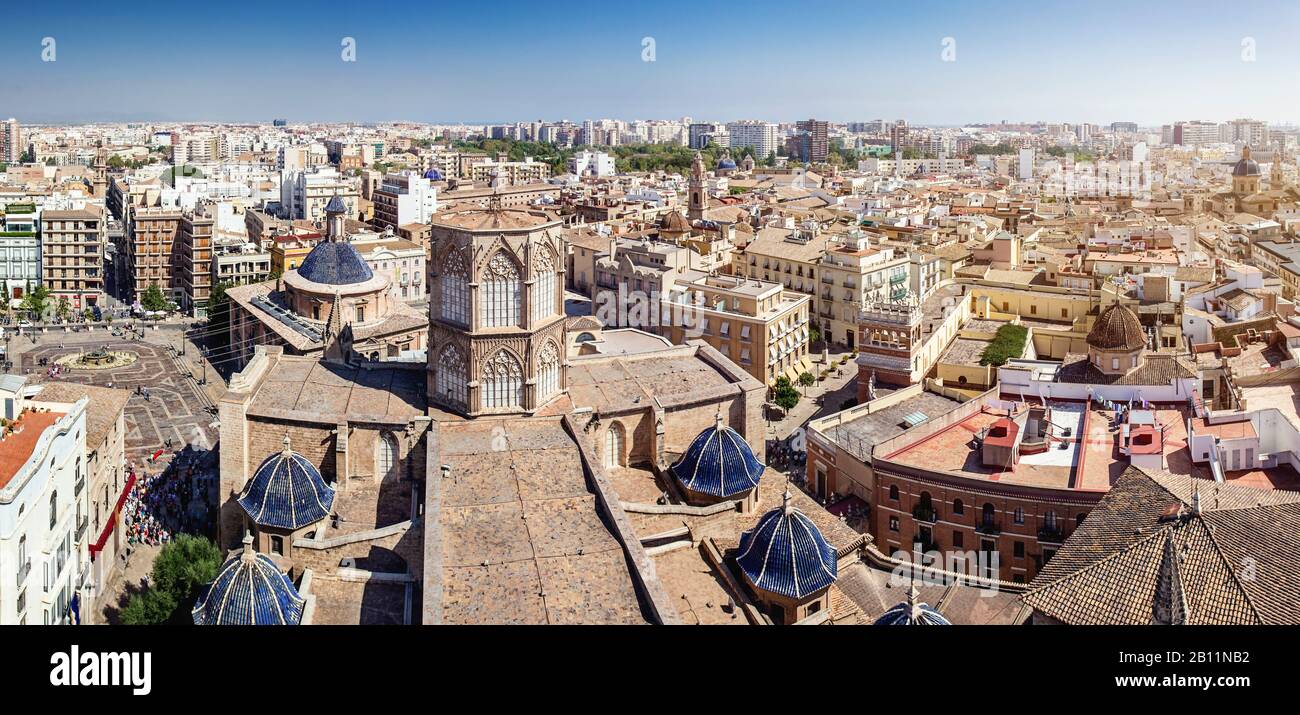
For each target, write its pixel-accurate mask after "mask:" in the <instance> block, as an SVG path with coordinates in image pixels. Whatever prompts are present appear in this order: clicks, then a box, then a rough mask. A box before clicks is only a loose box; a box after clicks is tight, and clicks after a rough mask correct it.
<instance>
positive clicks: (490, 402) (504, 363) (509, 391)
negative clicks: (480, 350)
mask: <svg viewBox="0 0 1300 715" xmlns="http://www.w3.org/2000/svg"><path fill="white" fill-rule="evenodd" d="M480 382H482V384H483V409H487V410H492V409H502V408H510V407H522V406H523V404H524V371H523V369H522V368H521V367H520V366H519V361H518V360H516V359H515V356H514V355H512V354H510V352H509V351H507V350H498V351H497V352H496V353H495V354H494V355H492V357H490V358H488V359H487V360H485V361H484V362H483V370H482V375H481V378H480Z"/></svg>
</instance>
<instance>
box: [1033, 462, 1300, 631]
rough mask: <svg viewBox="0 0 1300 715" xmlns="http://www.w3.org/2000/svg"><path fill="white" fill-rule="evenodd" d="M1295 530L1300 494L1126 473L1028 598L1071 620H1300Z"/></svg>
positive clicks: (1299, 514)
mask: <svg viewBox="0 0 1300 715" xmlns="http://www.w3.org/2000/svg"><path fill="white" fill-rule="evenodd" d="M1195 493H1199V502H1200V504H1201V508H1200V514H1199V515H1197V514H1195V513H1194V512H1193V509H1192V502H1193V501H1194V500H1195V498H1194V497H1193V496H1192V494H1195ZM1297 532H1300V493H1297V492H1285V491H1267V490H1262V489H1257V488H1254V487H1246V486H1240V485H1236V484H1214V483H1213V482H1208V481H1206V480H1194V479H1193V478H1191V477H1188V476H1185V475H1172V474H1168V473H1163V472H1158V473H1153V474H1147V473H1145V472H1143V471H1142V470H1140V469H1137V468H1134V467H1130V468H1129V469H1128V470H1126V471H1125V472H1124V474H1123V475H1121V477H1120V479H1119V481H1118V482H1117V483H1116V484H1115V486H1114V487H1112V488H1111V490H1110V492H1109V493H1107V495H1106V496H1105V497H1104V498H1103V499H1102V501H1101V503H1100V504H1099V505H1098V506H1097V508H1096V509H1094V510H1093V511H1092V513H1091V514H1089V515H1088V518H1087V519H1085V520H1084V522H1083V524H1082V525H1081V526H1080V527H1079V528H1078V529H1077V530H1076V531H1075V532H1074V534H1073V535H1072V536H1071V537H1070V539H1069V541H1067V542H1066V544H1065V546H1064V548H1062V549H1061V551H1060V552H1059V553H1057V554H1056V556H1055V557H1053V558H1052V560H1051V561H1049V562H1048V563H1047V565H1046V566H1045V567H1044V568H1043V570H1042V572H1040V573H1039V574H1038V577H1037V578H1035V579H1034V581H1033V583H1032V584H1030V589H1029V591H1027V592H1026V593H1025V596H1024V599H1025V602H1026V603H1028V604H1029V605H1030V606H1032V607H1033V608H1034V609H1035V610H1036V611H1038V612H1039V613H1042V614H1045V615H1047V616H1050V617H1052V618H1055V619H1057V620H1060V621H1063V622H1066V623H1070V624H1097V625H1099V624H1132V625H1137V624H1149V623H1154V622H1170V621H1172V622H1183V623H1188V624H1201V623H1205V624H1275V623H1276V624H1280V623H1291V624H1294V623H1300V575H1297V574H1300V546H1298V545H1297V544H1296V543H1295V540H1294V536H1295V534H1296V533H1297Z"/></svg>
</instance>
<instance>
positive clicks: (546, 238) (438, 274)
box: [426, 196, 565, 417]
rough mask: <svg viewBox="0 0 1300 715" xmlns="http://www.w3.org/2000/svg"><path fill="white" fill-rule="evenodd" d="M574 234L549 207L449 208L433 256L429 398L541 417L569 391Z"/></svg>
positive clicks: (439, 219)
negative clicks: (568, 235) (568, 239)
mask: <svg viewBox="0 0 1300 715" xmlns="http://www.w3.org/2000/svg"><path fill="white" fill-rule="evenodd" d="M564 255H565V250H564V239H563V237H562V235H561V222H560V221H559V220H557V219H554V218H552V217H550V216H549V215H547V214H546V213H544V212H541V211H530V210H526V209H518V208H510V209H507V208H502V207H501V205H500V203H499V201H497V200H496V197H495V196H493V197H492V199H491V200H489V203H488V206H487V207H486V208H473V209H468V210H463V211H453V212H449V213H445V214H443V213H440V214H438V215H437V216H435V217H434V220H433V222H432V225H431V248H430V259H429V276H428V279H429V280H428V284H429V291H430V296H429V358H428V365H427V371H428V374H427V381H426V390H427V392H428V397H429V402H430V404H431V405H435V406H437V407H439V408H441V409H445V410H449V411H453V412H457V413H460V414H463V415H467V416H471V417H473V416H479V415H489V414H531V413H533V412H535V411H536V410H537V409H538V408H540V407H542V406H543V405H545V404H547V403H548V402H550V401H552V400H554V399H555V398H556V397H558V396H560V394H561V393H563V391H564V385H565V348H564V346H565V342H564V324H565V318H564V273H565V261H564Z"/></svg>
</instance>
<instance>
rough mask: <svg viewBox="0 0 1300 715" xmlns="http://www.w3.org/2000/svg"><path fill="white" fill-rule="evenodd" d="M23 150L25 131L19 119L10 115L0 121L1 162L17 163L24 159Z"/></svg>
mask: <svg viewBox="0 0 1300 715" xmlns="http://www.w3.org/2000/svg"><path fill="white" fill-rule="evenodd" d="M23 151H25V147H24V146H23V132H22V127H20V126H19V124H18V120H17V119H14V118H12V117H10V118H9V119H7V120H5V121H3V122H0V162H3V163H5V164H17V163H18V161H19V160H20V159H22V156H23Z"/></svg>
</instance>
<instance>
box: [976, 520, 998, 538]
mask: <svg viewBox="0 0 1300 715" xmlns="http://www.w3.org/2000/svg"><path fill="white" fill-rule="evenodd" d="M975 531H976V532H977V533H980V534H988V535H990V536H994V535H997V534H1001V533H1002V525H1001V524H1000V523H998V522H996V521H982V522H980V523H979V525H978V526H976V527H975Z"/></svg>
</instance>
